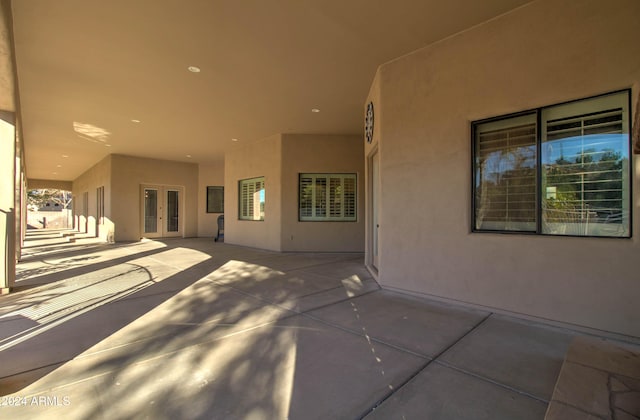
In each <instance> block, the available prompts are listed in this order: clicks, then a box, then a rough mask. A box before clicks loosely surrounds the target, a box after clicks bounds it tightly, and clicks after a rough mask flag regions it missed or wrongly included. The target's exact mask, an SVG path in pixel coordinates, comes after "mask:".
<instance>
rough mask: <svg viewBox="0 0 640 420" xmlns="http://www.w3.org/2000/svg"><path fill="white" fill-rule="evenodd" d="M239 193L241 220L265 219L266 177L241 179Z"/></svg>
mask: <svg viewBox="0 0 640 420" xmlns="http://www.w3.org/2000/svg"><path fill="white" fill-rule="evenodd" d="M238 195H239V200H240V203H239V218H240V219H241V220H264V203H265V188H264V177H259V178H251V179H243V180H241V181H240V182H239V192H238Z"/></svg>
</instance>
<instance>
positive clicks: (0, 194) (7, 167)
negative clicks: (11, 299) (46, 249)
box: [0, 111, 16, 294]
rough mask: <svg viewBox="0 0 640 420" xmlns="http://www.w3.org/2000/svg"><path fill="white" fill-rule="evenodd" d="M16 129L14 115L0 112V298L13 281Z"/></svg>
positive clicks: (14, 262) (14, 272)
mask: <svg viewBox="0 0 640 420" xmlns="http://www.w3.org/2000/svg"><path fill="white" fill-rule="evenodd" d="M15 205H16V129H15V115H14V114H13V113H11V112H4V111H0V251H1V252H2V257H0V294H4V293H8V292H9V290H10V289H11V287H13V285H14V283H15V277H16V209H15Z"/></svg>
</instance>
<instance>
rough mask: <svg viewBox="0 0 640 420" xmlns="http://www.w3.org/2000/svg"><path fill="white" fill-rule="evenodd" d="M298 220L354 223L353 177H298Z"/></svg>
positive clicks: (339, 175) (306, 175)
mask: <svg viewBox="0 0 640 420" xmlns="http://www.w3.org/2000/svg"><path fill="white" fill-rule="evenodd" d="M299 194H300V200H299V217H300V220H301V221H355V220H356V218H357V214H356V175H355V174H300V193H299Z"/></svg>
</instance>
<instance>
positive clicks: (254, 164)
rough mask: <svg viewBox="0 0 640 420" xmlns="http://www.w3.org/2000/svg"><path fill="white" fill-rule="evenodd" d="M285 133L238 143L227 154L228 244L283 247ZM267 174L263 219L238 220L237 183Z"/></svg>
mask: <svg viewBox="0 0 640 420" xmlns="http://www.w3.org/2000/svg"><path fill="white" fill-rule="evenodd" d="M281 155H282V136H281V135H279V134H278V135H274V136H271V137H268V138H266V139H263V140H260V141H257V142H254V143H251V144H249V145H244V146H243V145H238V146H237V147H236V148H235V149H234V150H231V151H230V152H228V153H227V154H226V155H225V164H224V186H225V187H224V193H225V200H224V201H225V202H224V213H225V216H224V222H225V232H224V240H225V242H226V243H231V244H236V245H244V246H250V247H254V248H263V249H269V250H274V251H280V250H281V235H280V228H281V215H282V211H281V200H282V197H281V177H282V166H281ZM260 176H264V177H265V210H264V213H265V215H264V220H263V221H249V220H239V219H238V182H239V181H240V180H242V179H248V178H255V177H260Z"/></svg>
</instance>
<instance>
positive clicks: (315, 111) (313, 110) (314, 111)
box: [311, 108, 320, 114]
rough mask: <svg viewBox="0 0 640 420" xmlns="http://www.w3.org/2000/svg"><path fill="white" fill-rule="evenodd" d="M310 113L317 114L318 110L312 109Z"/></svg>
mask: <svg viewBox="0 0 640 420" xmlns="http://www.w3.org/2000/svg"><path fill="white" fill-rule="evenodd" d="M311 112H313V113H316V114H317V113H318V112H320V110H319V109H318V108H313V109H312V110H311Z"/></svg>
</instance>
